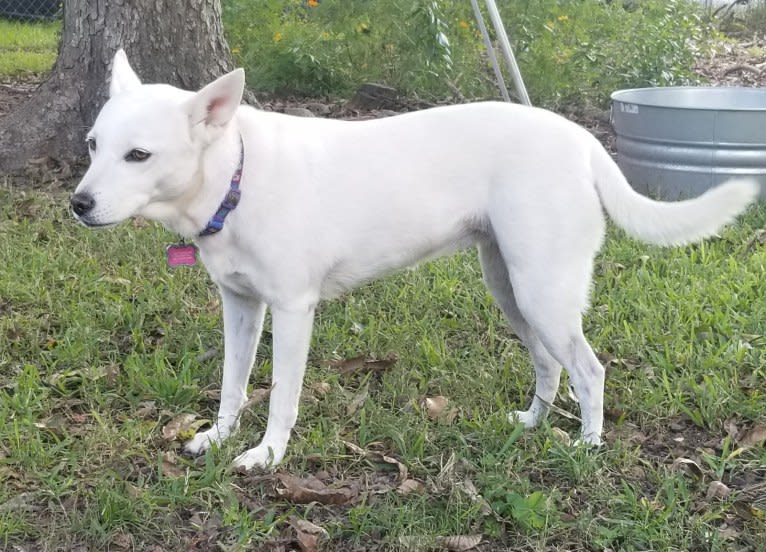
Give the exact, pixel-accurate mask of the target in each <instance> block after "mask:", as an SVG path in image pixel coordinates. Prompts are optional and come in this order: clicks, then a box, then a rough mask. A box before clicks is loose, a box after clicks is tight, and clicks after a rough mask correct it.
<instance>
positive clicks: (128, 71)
mask: <svg viewBox="0 0 766 552" xmlns="http://www.w3.org/2000/svg"><path fill="white" fill-rule="evenodd" d="M137 86H141V79H139V78H138V75H136V73H135V71H133V68H132V67H131V66H130V63H128V56H127V55H126V54H125V50H123V49H122V48H120V49H119V50H117V53H116V54H114V60H113V61H112V80H111V81H110V83H109V96H110V97H113V96H116V95H117V94H119V93H120V92H125V91H126V90H130V89H132V88H136V87H137Z"/></svg>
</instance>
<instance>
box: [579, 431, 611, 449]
mask: <svg viewBox="0 0 766 552" xmlns="http://www.w3.org/2000/svg"><path fill="white" fill-rule="evenodd" d="M573 445H574V446H576V447H579V446H583V447H588V448H594V449H595V448H599V447H601V446H603V445H604V441H602V440H601V435H599V434H598V433H589V434H587V435H583V436H582V437H580V438H579V439H577V440H576V441H575V442H574V443H573Z"/></svg>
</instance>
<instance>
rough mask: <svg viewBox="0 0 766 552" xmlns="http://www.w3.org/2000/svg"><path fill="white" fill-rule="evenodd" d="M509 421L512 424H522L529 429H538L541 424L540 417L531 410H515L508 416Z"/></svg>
mask: <svg viewBox="0 0 766 552" xmlns="http://www.w3.org/2000/svg"><path fill="white" fill-rule="evenodd" d="M508 421H509V422H511V423H512V424H518V423H521V424H522V425H523V426H524V427H526V428H527V429H530V428H533V427H537V424H538V423H539V422H540V416H539V415H537V414H536V413H535V412H533V411H532V410H531V409H530V410H523V411H522V410H514V411H513V412H511V413H510V414H508Z"/></svg>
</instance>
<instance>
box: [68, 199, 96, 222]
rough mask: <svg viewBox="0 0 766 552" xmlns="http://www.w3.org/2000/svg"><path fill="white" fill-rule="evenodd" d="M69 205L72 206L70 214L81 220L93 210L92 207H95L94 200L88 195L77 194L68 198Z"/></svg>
mask: <svg viewBox="0 0 766 552" xmlns="http://www.w3.org/2000/svg"><path fill="white" fill-rule="evenodd" d="M69 205H71V206H72V212H73V213H74V214H75V216H76V217H77V218H81V217H84V216H85V215H87V214H88V213H89V212H91V211H92V210H93V207H95V206H96V200H95V199H93V196H91V195H90V194H85V193H79V194H74V195H73V196H72V197H71V198H70V200H69Z"/></svg>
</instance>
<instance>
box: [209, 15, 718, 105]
mask: <svg viewBox="0 0 766 552" xmlns="http://www.w3.org/2000/svg"><path fill="white" fill-rule="evenodd" d="M223 7H224V23H225V29H226V34H227V38H228V40H229V44H230V45H231V47H232V50H233V52H234V55H235V58H236V59H237V61H238V62H239V63H240V64H242V65H243V66H244V67H245V68H246V70H247V72H248V84H249V86H251V87H252V88H253V89H255V90H258V91H264V92H274V93H277V94H286V93H287V94H300V95H305V96H311V97H317V96H320V95H324V94H330V95H339V96H348V95H349V94H351V93H353V91H354V90H355V89H356V87H357V86H358V85H359V84H360V83H363V82H368V81H375V82H381V83H384V84H389V85H391V86H394V87H396V88H397V89H399V90H400V91H401V92H402V93H403V94H405V95H410V96H418V97H420V98H424V99H434V98H437V99H439V98H445V97H453V95H454V94H456V93H457V94H462V95H463V96H465V97H467V98H477V97H484V98H486V97H497V96H498V91H497V86H496V84H495V79H494V76H493V74H492V72H491V70H490V68H489V65H488V63H487V58H486V53H485V51H484V45H483V41H482V38H481V35H480V33H479V30H478V27H477V24H476V22H475V19H474V15H473V12H472V10H471V5H470V3H469V2H465V1H462V0H460V1H458V0H438V1H435V0H417V1H414V2H413V1H407V2H405V1H401V0H394V1H388V0H386V1H383V0H370V1H366V2H347V1H345V0H321V2H306V1H305V0H291V1H289V2H284V1H282V0H264V1H262V2H257V3H255V2H248V1H246V0H232V1H230V2H225V3H224V5H223ZM499 9H500V11H501V13H502V17H503V20H504V22H505V24H506V27H507V28H508V33H509V35H510V37H511V40H512V43H513V45H514V50H515V53H516V56H517V58H518V61H519V65H520V66H521V72H522V74H523V76H524V79H525V82H526V85H527V87H528V89H529V93H530V96H531V98H532V102H533V103H535V104H536V105H543V106H546V107H557V106H562V105H571V104H573V103H580V104H583V103H597V104H605V103H606V101H607V99H608V95H609V93H610V92H611V91H613V90H616V89H619V88H629V87H638V86H653V85H676V84H688V83H691V82H695V81H696V78H697V77H696V76H695V74H694V72H693V66H694V61H695V60H696V59H697V57H699V56H700V55H702V54H703V53H704V52H705V51H706V50H707V48H708V42H709V40H710V39H711V38H713V37H715V36H716V33H715V31H714V30H713V28H712V27H711V26H710V25H709V24H708V23H707V22H706V21H705V20H704V18H703V17H702V11H701V8H700V5H699V4H698V3H697V2H691V1H689V0H671V1H670V2H666V1H659V0H638V1H636V2H581V1H572V0H542V1H541V0H519V1H514V2H500V3H499ZM494 39H495V37H493V40H494ZM508 82H510V79H508Z"/></svg>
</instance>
